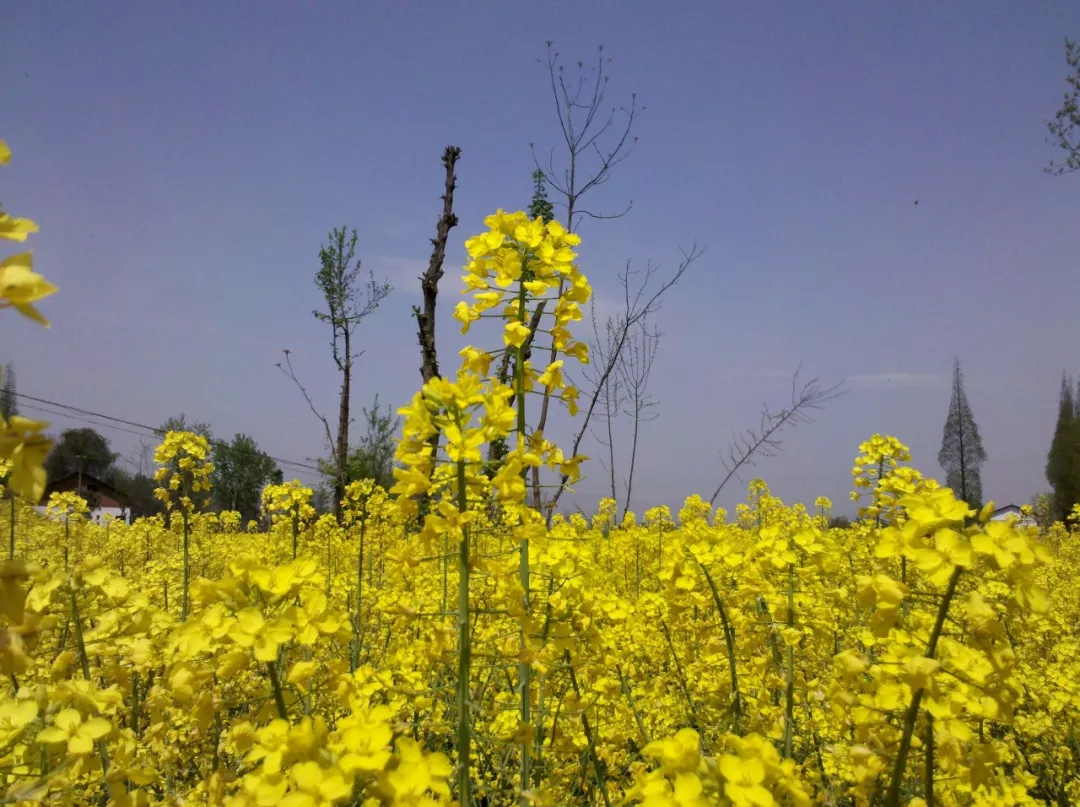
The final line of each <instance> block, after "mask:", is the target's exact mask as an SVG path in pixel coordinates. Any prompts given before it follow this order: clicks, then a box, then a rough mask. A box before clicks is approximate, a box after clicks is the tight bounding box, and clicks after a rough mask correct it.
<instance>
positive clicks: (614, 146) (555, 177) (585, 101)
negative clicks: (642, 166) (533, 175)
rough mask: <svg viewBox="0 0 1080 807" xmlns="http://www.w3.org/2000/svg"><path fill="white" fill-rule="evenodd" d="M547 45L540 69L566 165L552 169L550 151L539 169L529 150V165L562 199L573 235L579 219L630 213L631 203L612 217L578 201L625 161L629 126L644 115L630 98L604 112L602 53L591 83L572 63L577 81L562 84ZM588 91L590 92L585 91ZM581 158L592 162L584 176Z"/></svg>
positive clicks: (601, 50) (560, 68)
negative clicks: (626, 103)
mask: <svg viewBox="0 0 1080 807" xmlns="http://www.w3.org/2000/svg"><path fill="white" fill-rule="evenodd" d="M551 45H552V43H551V42H550V41H549V42H548V43H547V49H548V55H547V60H546V66H547V71H548V77H549V79H550V83H551V94H552V98H553V99H554V101H555V111H556V114H557V115H558V118H559V128H560V129H561V131H562V138H563V141H564V143H565V144H566V165H565V166H564V167H563V168H562V169H561V170H560V169H557V168H556V167H555V149H554V148H553V149H551V151H550V152H549V155H548V159H547V161H546V163H545V164H541V162H540V160H539V159H538V158H537V156H536V147H535V145H534V144H530V148H532V150H533V162H535V163H536V168H537V170H538V171H541V172H542V173H543V175H544V179H545V180H546V181H547V183H548V184H549V185H550V186H551V187H552V188H554V189H555V192H556V193H557V194H558V195H559V196H560V197H561V198H562V201H561V202H560V203H559V204H560V206H561V207H562V208H563V209H564V210H565V215H566V219H565V221H566V229H568V230H570V231H571V232H575V231H576V230H577V225H578V222H579V221H580V219H581V217H582V216H585V217H588V218H593V219H612V218H620V217H622V216H625V215H626V214H627V213H629V212H630V209H631V207H632V206H633V202H630V203H629V204H627V206H626V208H625V209H624V210H622V211H621V212H618V213H606V214H605V213H599V212H597V211H594V210H589V209H587V208H584V207H582V205H581V199H582V197H583V196H585V194H587V193H588V192H589V191H591V190H592V189H593V188H595V187H596V186H598V185H603V184H604V183H605V182H607V181H608V179H610V177H611V170H612V169H613V168H614V167H615V166H616V165H618V164H619V163H621V162H622V161H623V160H625V159H626V158H627V157H629V156H630V153H631V152H632V151H633V148H634V145H635V144H636V143H637V137H632V136H631V134H630V133H631V130H632V129H633V126H634V120H635V119H636V118H637V116H638V115H639V114H641V113H642V112H644V111H645V107H641V108H640V109H639V108H638V106H637V94H636V93H633V94H631V96H630V105H629V106H618V107H610V108H609V107H608V106H607V98H606V93H607V84H608V81H609V80H610V76H608V74H607V72H606V68H607V66H608V65H610V64H611V59H610V58H607V57H605V56H604V47H603V45H601V46H600V47H599V48H598V49H597V56H596V67H595V69H594V72H595V78H594V79H593V80H592V81H591V82H590V81H588V80H586V78H585V63H584V62H582V61H579V62H578V63H577V68H578V75H577V79H576V80H573V79H571V80H570V82H569V83H568V82H567V80H566V73H565V70H564V68H563V66H562V64H561V63H560V62H559V54H558V52H556V51H553V50H552V48H551ZM590 85H591V86H590ZM586 155H589V156H595V157H596V164H595V166H594V167H593V168H592V169H591V170H590V169H588V168H586V167H585V165H584V160H585V157H586Z"/></svg>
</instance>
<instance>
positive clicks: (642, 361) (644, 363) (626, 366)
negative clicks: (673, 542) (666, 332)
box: [618, 317, 661, 520]
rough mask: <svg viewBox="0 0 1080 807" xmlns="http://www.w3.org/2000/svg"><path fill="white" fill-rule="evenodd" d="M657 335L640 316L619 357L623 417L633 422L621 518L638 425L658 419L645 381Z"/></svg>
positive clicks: (626, 506)
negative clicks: (622, 386) (624, 395)
mask: <svg viewBox="0 0 1080 807" xmlns="http://www.w3.org/2000/svg"><path fill="white" fill-rule="evenodd" d="M660 336H661V333H660V331H658V330H656V329H655V328H653V329H650V328H649V324H648V323H647V322H646V321H645V318H644V317H642V319H641V321H640V322H639V323H638V325H637V327H635V328H634V330H633V331H632V332H631V334H630V335H629V338H628V339H627V340H626V345H625V349H624V350H623V351H622V354H621V355H620V356H619V363H618V377H619V378H620V379H621V380H622V383H623V385H624V387H625V389H626V407H627V408H626V410H625V414H626V415H627V416H628V417H630V418H631V421H632V423H633V429H632V432H631V438H630V467H629V471H628V475H627V478H626V502H625V504H624V505H623V513H622V519H625V518H626V514H627V513H629V512H630V500H631V498H632V497H633V495H634V466H635V465H636V464H637V447H638V436H639V435H640V433H641V425H642V424H643V423H646V422H648V421H650V420H656V418H657V417H659V414H658V413H657V412H656V410H655V407H656V404H657V401H656V400H655V399H654V398H653V397H652V395H651V394H650V392H649V379H650V377H651V376H652V366H653V360H654V359H655V358H656V351H657V348H659V347H660ZM622 519H620V520H622Z"/></svg>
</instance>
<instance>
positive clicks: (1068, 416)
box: [1046, 373, 1080, 520]
mask: <svg viewBox="0 0 1080 807" xmlns="http://www.w3.org/2000/svg"><path fill="white" fill-rule="evenodd" d="M1077 395H1078V397H1080V389H1078V393H1077ZM1046 480H1047V481H1048V482H1049V483H1050V486H1051V487H1052V488H1053V489H1054V497H1053V514H1054V518H1055V519H1059V520H1060V519H1064V518H1065V517H1067V516H1068V515H1069V513H1070V512H1071V511H1072V508H1073V505H1075V504H1077V503H1080V403H1078V401H1077V400H1076V399H1075V398H1074V397H1073V388H1072V382H1071V381H1070V379H1069V378H1068V377H1067V376H1066V375H1065V374H1064V373H1062V375H1061V393H1060V396H1059V398H1058V419H1057V425H1056V426H1055V427H1054V439H1053V440H1052V441H1051V443H1050V451H1049V453H1048V454H1047V457H1046Z"/></svg>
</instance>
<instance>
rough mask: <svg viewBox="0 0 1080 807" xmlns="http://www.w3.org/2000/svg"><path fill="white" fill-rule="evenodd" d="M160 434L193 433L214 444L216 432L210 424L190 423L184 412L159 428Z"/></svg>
mask: <svg viewBox="0 0 1080 807" xmlns="http://www.w3.org/2000/svg"><path fill="white" fill-rule="evenodd" d="M158 432H159V433H160V434H161V435H164V434H165V433H166V432H192V433H193V434H199V435H202V436H203V437H205V438H206V439H207V440H209V441H211V442H213V439H214V432H213V430H212V429H211V428H210V424H209V423H202V422H201V421H200V422H194V423H188V422H187V416H186V415H184V413H183V412H181V413H180V414H179V415H176V416H175V417H171V418H169V419H168V420H166V421H165V422H164V423H162V424H161V426H159V427H158Z"/></svg>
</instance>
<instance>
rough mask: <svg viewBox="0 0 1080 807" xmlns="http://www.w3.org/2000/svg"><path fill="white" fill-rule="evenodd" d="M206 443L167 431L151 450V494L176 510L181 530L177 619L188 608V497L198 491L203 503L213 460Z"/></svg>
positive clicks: (206, 501) (190, 504)
mask: <svg viewBox="0 0 1080 807" xmlns="http://www.w3.org/2000/svg"><path fill="white" fill-rule="evenodd" d="M209 454H210V443H209V442H208V441H207V439H206V438H205V437H203V436H202V435H201V434H195V433H193V432H168V433H167V434H166V435H165V438H164V439H163V440H162V441H161V444H160V445H158V447H157V449H156V450H155V451H154V462H156V463H157V464H158V465H159V466H160V467H159V468H158V470H157V471H156V473H155V474H154V478H155V479H156V480H157V482H158V485H159V487H158V488H157V489H156V490H155V491H154V495H155V496H156V497H157V498H159V499H160V500H161V501H163V502H164V503H165V507H166V509H167V510H170V511H172V510H174V509H175V510H177V511H179V513H180V518H181V520H182V522H183V531H184V585H183V591H182V594H181V605H180V621H181V622H186V621H187V617H188V610H189V608H190V598H189V589H190V586H191V516H192V514H193V513H194V512H195V510H196V502H195V500H194V499H193V498H192V497H193V496H198V495H200V494H201V498H202V501H201V502H200V503H201V504H202V505H203V506H206V505H208V504H209V498H210V475H211V474H212V473H213V472H214V464H213V463H212V462H210V461H209V459H207V458H208V456H209Z"/></svg>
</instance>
